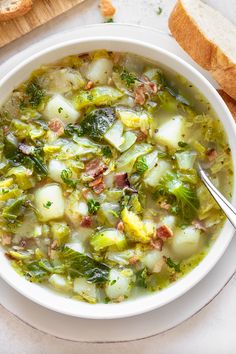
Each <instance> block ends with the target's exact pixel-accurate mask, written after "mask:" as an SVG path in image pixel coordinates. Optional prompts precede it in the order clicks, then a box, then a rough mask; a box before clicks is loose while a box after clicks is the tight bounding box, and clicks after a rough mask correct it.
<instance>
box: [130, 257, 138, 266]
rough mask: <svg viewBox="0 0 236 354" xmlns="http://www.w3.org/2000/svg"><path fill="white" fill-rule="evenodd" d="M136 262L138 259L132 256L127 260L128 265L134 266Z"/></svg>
mask: <svg viewBox="0 0 236 354" xmlns="http://www.w3.org/2000/svg"><path fill="white" fill-rule="evenodd" d="M137 262H138V257H137V256H133V257H131V258H130V259H129V264H131V265H134V264H136V263H137Z"/></svg>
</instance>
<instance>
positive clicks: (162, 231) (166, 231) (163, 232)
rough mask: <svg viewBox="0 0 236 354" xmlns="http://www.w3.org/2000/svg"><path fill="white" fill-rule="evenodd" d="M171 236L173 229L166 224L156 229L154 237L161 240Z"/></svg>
mask: <svg viewBox="0 0 236 354" xmlns="http://www.w3.org/2000/svg"><path fill="white" fill-rule="evenodd" d="M172 236H173V231H172V230H171V229H170V228H169V227H168V226H167V225H162V226H160V227H158V228H157V229H156V237H157V238H160V239H161V240H166V239H167V238H170V237H172Z"/></svg>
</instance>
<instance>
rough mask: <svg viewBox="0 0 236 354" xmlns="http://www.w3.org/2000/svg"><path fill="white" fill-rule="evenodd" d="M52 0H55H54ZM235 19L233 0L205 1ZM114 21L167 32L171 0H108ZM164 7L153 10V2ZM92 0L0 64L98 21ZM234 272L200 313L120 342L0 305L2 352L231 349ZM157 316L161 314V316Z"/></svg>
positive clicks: (148, 353)
mask: <svg viewBox="0 0 236 354" xmlns="http://www.w3.org/2000/svg"><path fill="white" fill-rule="evenodd" d="M55 1H56V0H55ZM65 1H69V0H65ZM206 2H207V3H209V4H211V5H212V6H214V7H215V8H217V9H219V10H220V11H221V12H222V13H224V14H225V15H226V16H227V17H228V18H229V19H231V20H232V21H234V22H236V20H235V19H236V16H235V15H236V2H235V0H224V1H222V0H207V1H206ZM113 3H114V5H115V6H116V8H117V14H116V16H115V21H116V22H126V23H134V24H140V25H146V26H152V27H155V28H158V29H161V30H164V31H167V30H168V28H167V18H168V14H169V12H170V10H171V8H172V7H173V4H174V3H175V0H113ZM159 6H160V7H161V8H162V9H163V12H162V13H161V15H159V16H158V15H157V14H156V11H157V9H158V7H159ZM101 22H103V19H102V18H101V16H100V13H99V10H98V1H97V0H87V1H86V2H85V3H84V4H81V5H79V6H78V7H76V8H74V9H73V10H72V11H69V12H68V13H66V14H65V15H63V16H60V17H59V18H57V19H55V20H53V21H51V22H50V23H48V24H46V25H44V26H43V27H41V28H38V29H36V30H35V31H33V32H31V33H30V34H28V35H26V36H25V37H23V38H21V39H19V40H17V41H15V42H13V43H11V44H10V45H8V46H6V47H4V48H1V49H0V63H2V62H3V61H5V60H7V59H8V58H9V57H10V56H12V55H13V54H15V53H17V52H18V51H20V50H22V49H24V48H26V47H27V46H29V45H30V44H32V43H35V42H37V41H38V40H40V39H42V38H45V37H47V36H49V35H51V34H55V33H57V32H59V31H62V30H67V29H71V28H75V27H76V26H82V25H85V24H93V23H101ZM235 298H236V276H234V277H233V278H232V280H231V281H230V282H229V283H228V285H227V286H226V287H225V288H224V289H223V290H222V292H221V293H220V294H219V295H218V296H217V297H216V298H215V299H214V300H213V301H212V302H211V303H210V304H209V305H208V306H207V307H205V308H204V309H203V310H201V312H200V313H198V314H197V315H195V316H194V317H192V318H191V319H189V320H187V321H186V322H184V323H182V324H181V325H179V326H178V327H177V328H175V329H173V330H170V331H168V332H166V333H164V334H161V335H159V336H156V337H153V338H149V339H147V340H142V341H136V342H132V343H123V344H100V345H97V344H81V343H73V342H69V341H65V340H60V339H57V338H54V337H51V336H49V335H45V334H42V333H40V332H39V331H38V330H36V329H33V328H31V327H29V326H28V325H25V324H24V323H22V322H21V321H20V320H19V319H17V318H15V317H14V316H13V315H12V314H10V313H9V312H8V311H6V310H5V309H3V308H2V307H1V306H0V353H1V354H11V353H13V354H18V353H19V354H41V353H42V354H47V353H50V354H54V353H55V354H64V353H66V354H72V353H73V354H75V353H79V354H83V353H86V354H90V353H91V354H92V353H94V352H95V351H96V354H100V353H101V354H115V353H120V352H122V353H124V354H131V353H140V354H152V353H161V354H162V353H163V354H177V353H181V354H185V353H186V354H192V353H194V354H195V353H196V354H201V353H216V354H218V353H219V354H226V353H227V354H228V353H235V352H236V338H235V329H236V301H235ZM160 320H161V319H160Z"/></svg>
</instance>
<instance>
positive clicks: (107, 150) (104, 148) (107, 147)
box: [102, 146, 112, 157]
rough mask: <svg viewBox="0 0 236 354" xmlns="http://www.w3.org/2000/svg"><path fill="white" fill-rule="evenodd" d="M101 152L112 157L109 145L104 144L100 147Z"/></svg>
mask: <svg viewBox="0 0 236 354" xmlns="http://www.w3.org/2000/svg"><path fill="white" fill-rule="evenodd" d="M102 154H103V156H105V157H112V151H111V148H110V147H109V146H104V147H103V148H102Z"/></svg>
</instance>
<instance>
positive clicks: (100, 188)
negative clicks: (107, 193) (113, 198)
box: [93, 181, 105, 194]
mask: <svg viewBox="0 0 236 354" xmlns="http://www.w3.org/2000/svg"><path fill="white" fill-rule="evenodd" d="M104 189H105V184H104V183H103V181H102V182H101V183H99V184H97V185H96V186H94V187H93V191H94V192H95V193H96V194H100V193H102V192H103V191H104Z"/></svg>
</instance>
